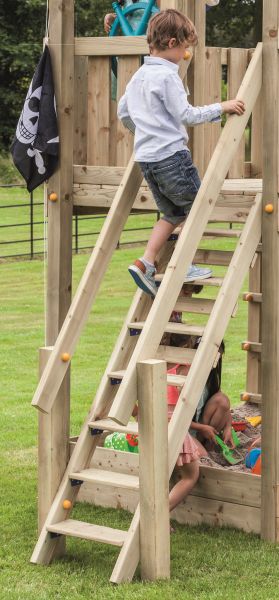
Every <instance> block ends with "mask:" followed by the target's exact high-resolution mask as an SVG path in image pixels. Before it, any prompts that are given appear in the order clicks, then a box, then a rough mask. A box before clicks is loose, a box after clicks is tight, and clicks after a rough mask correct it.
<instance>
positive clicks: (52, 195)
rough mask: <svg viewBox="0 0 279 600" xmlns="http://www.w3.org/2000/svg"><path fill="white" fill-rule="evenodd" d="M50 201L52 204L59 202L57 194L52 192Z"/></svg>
mask: <svg viewBox="0 0 279 600" xmlns="http://www.w3.org/2000/svg"><path fill="white" fill-rule="evenodd" d="M49 199H50V201H51V202H57V200H58V196H57V194H56V193H55V192H51V194H49Z"/></svg>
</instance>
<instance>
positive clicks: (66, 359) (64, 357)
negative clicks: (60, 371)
mask: <svg viewBox="0 0 279 600" xmlns="http://www.w3.org/2000/svg"><path fill="white" fill-rule="evenodd" d="M70 359H71V357H70V354H68V352H63V354H61V360H63V362H69V360H70Z"/></svg>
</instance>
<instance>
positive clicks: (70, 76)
mask: <svg viewBox="0 0 279 600" xmlns="http://www.w3.org/2000/svg"><path fill="white" fill-rule="evenodd" d="M49 26H50V27H49V49H50V53H51V60H52V68H53V75H54V86H55V96H56V104H57V116H58V126H59V136H60V165H61V167H60V168H59V170H58V171H56V173H55V174H54V175H53V177H51V179H50V180H49V182H48V193H50V192H55V193H56V194H57V197H58V200H57V201H56V202H51V201H49V202H48V271H47V316H46V345H47V346H52V345H53V344H54V342H55V340H56V338H57V336H58V333H59V330H60V328H61V326H62V324H63V321H64V319H65V316H66V314H67V311H68V308H69V305H70V301H71V281H72V193H73V105H74V6H73V0H67V1H65V0H62V1H61V2H59V3H57V2H56V0H49ZM54 410H55V412H53V413H52V414H51V416H50V418H49V420H48V423H46V421H43V420H42V419H40V420H39V497H42V495H44V496H45V498H47V499H48V500H47V502H45V503H44V508H43V509H42V508H41V507H40V514H39V523H40V525H41V524H42V521H43V520H44V517H45V513H46V512H47V504H49V506H50V504H51V502H52V500H53V497H54V495H55V493H56V490H57V487H58V485H59V483H60V479H61V478H62V475H63V473H64V470H65V468H66V465H67V462H68V452H69V442H68V438H69V418H70V403H69V374H67V375H66V377H65V378H64V381H63V383H62V385H61V387H60V390H59V393H58V395H57V398H56V408H55V409H54ZM46 428H47V431H48V433H47V438H48V439H47V444H48V446H47V447H46V446H44V445H45V442H46V434H45V433H46ZM50 454H51V455H52V457H56V460H55V462H54V461H53V459H52V457H50ZM42 456H44V460H40V459H41V457H42ZM59 554H61V552H60V551H59Z"/></svg>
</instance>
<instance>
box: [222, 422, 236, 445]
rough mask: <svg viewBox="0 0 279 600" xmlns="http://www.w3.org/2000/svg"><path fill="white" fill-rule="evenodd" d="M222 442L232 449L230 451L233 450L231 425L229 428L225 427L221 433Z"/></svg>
mask: <svg viewBox="0 0 279 600" xmlns="http://www.w3.org/2000/svg"><path fill="white" fill-rule="evenodd" d="M223 441H224V442H225V444H227V446H229V447H230V448H232V449H234V448H235V444H234V441H233V438H232V428H231V425H229V427H225V429H224V431H223Z"/></svg>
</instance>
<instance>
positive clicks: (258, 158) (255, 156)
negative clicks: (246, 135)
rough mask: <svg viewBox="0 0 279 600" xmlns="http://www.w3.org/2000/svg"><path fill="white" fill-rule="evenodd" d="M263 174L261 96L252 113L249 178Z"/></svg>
mask: <svg viewBox="0 0 279 600" xmlns="http://www.w3.org/2000/svg"><path fill="white" fill-rule="evenodd" d="M262 174H263V102H262V94H260V95H259V97H258V100H257V102H256V104H255V106H254V110H253V112H252V124H251V177H262Z"/></svg>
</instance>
